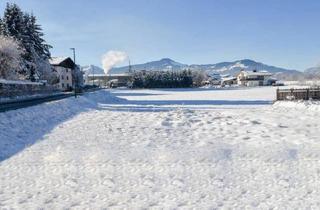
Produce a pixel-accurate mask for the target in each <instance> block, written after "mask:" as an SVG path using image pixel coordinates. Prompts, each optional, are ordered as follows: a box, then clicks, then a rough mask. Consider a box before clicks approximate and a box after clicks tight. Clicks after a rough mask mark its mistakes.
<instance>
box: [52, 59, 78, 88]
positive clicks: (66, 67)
mask: <svg viewBox="0 0 320 210" xmlns="http://www.w3.org/2000/svg"><path fill="white" fill-rule="evenodd" d="M50 64H51V65H52V66H53V67H54V69H55V71H56V74H57V76H58V77H59V83H58V84H57V85H58V87H59V89H61V90H63V91H66V90H71V89H72V87H73V78H72V76H73V72H72V71H73V70H74V69H75V68H76V65H75V63H74V62H73V61H72V59H71V58H69V57H52V58H51V59H50Z"/></svg>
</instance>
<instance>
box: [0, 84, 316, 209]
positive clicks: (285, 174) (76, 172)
mask: <svg viewBox="0 0 320 210" xmlns="http://www.w3.org/2000/svg"><path fill="white" fill-rule="evenodd" d="M257 89H259V88H257ZM257 89H245V90H243V91H244V92H245V93H243V91H239V90H237V91H234V90H227V91H222V92H219V93H217V91H215V90H205V91H190V90H184V91H168V90H138V91H128V90H114V91H112V92H111V93H110V92H108V91H100V92H96V93H91V94H88V95H86V96H83V97H81V98H79V99H78V100H75V99H73V98H69V99H66V100H62V101H58V102H51V103H47V104H44V105H39V106H36V107H30V108H27V109H21V110H16V111H11V112H7V113H1V114H0V117H1V118H0V119H1V120H0V129H1V130H5V131H6V132H1V133H0V139H1V144H0V151H1V153H2V152H3V151H6V153H2V162H0V180H1V182H0V208H3V209H6V208H17V209H41V208H44V209H143V208H148V209H175V208H177V209H190V208H195V209H215V208H217V209H228V208H231V209H246V208H247V209H269V208H275V209H276V208H278V209H281V208H283V209H294V208H298V209H305V208H308V207H309V208H312V207H313V208H316V207H317V206H319V205H320V203H319V200H320V192H319V191H320V190H319V187H318V186H319V184H320V177H319V175H320V170H319V168H320V148H319V139H320V137H319V129H320V124H319V119H320V112H317V111H314V110H316V109H303V108H302V105H299V106H300V108H297V107H289V106H288V105H286V104H283V103H278V104H276V105H274V106H272V105H270V104H269V103H263V105H261V104H260V103H256V102H257V101H265V102H268V101H271V100H273V99H272V98H271V97H272V94H271V92H273V90H271V89H259V90H260V91H261V90H263V92H266V93H263V94H260V95H259V94H258V91H257ZM219 91H221V90H219ZM228 91H230V92H228ZM223 92H224V93H223ZM156 94H157V95H156ZM201 94H202V96H200V95H201ZM246 94H251V95H247V97H246ZM254 94H256V95H254ZM268 94H269V95H268ZM264 96H265V97H264ZM210 100H216V101H218V103H217V102H216V101H213V102H210ZM203 101H205V103H204V102H203ZM230 101H232V102H233V103H230ZM243 101H254V102H255V103H249V104H246V103H243ZM186 102H187V103H186ZM239 102H241V103H240V104H238V105H237V103H239ZM313 106H316V105H313ZM40 110H41V111H40ZM301 110H302V111H301ZM17 125H19V126H17ZM9 130H10V132H9ZM20 145H25V146H26V145H29V147H22V146H20ZM8 148H10V149H8Z"/></svg>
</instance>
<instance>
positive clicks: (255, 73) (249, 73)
mask: <svg viewBox="0 0 320 210" xmlns="http://www.w3.org/2000/svg"><path fill="white" fill-rule="evenodd" d="M243 74H244V75H245V76H272V75H273V74H271V73H270V72H267V71H243Z"/></svg>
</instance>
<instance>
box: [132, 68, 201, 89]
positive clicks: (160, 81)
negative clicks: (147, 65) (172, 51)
mask: <svg viewBox="0 0 320 210" xmlns="http://www.w3.org/2000/svg"><path fill="white" fill-rule="evenodd" d="M206 79H207V76H206V74H205V73H204V72H202V71H191V70H182V71H139V72H135V73H133V76H132V88H190V87H195V86H197V87H199V86H201V85H203V82H204V81H205V80H206Z"/></svg>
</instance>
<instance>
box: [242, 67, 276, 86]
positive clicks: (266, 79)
mask: <svg viewBox="0 0 320 210" xmlns="http://www.w3.org/2000/svg"><path fill="white" fill-rule="evenodd" d="M271 77H272V74H271V73H269V72H267V71H256V70H253V71H244V70H242V71H240V73H239V74H238V76H237V83H238V85H241V86H248V87H254V86H266V85H273V84H274V83H275V82H276V80H275V79H273V78H271Z"/></svg>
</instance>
